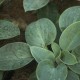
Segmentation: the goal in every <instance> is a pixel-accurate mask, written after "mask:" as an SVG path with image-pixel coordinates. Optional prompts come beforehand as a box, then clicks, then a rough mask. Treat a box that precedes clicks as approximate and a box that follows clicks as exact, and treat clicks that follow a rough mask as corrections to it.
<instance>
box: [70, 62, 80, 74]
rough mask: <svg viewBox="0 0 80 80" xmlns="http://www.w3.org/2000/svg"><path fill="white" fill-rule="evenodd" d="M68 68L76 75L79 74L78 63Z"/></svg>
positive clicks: (79, 67) (79, 66) (79, 65)
mask: <svg viewBox="0 0 80 80" xmlns="http://www.w3.org/2000/svg"><path fill="white" fill-rule="evenodd" d="M69 68H70V69H71V70H72V71H73V72H75V73H77V74H80V63H77V64H75V65H71V66H69Z"/></svg>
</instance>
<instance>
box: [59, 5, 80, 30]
mask: <svg viewBox="0 0 80 80" xmlns="http://www.w3.org/2000/svg"><path fill="white" fill-rule="evenodd" d="M76 21H80V6H74V7H70V8H68V9H67V10H65V11H64V12H63V13H62V14H61V16H60V19H59V26H60V29H61V30H62V31H63V30H64V29H65V28H66V27H68V26H69V25H70V24H72V23H74V22H76Z"/></svg>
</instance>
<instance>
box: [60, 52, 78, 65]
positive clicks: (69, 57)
mask: <svg viewBox="0 0 80 80" xmlns="http://www.w3.org/2000/svg"><path fill="white" fill-rule="evenodd" d="M61 61H62V62H63V63H64V64H67V65H74V64H76V63H78V61H77V59H76V57H75V55H73V54H71V53H70V52H69V51H62V58H61Z"/></svg>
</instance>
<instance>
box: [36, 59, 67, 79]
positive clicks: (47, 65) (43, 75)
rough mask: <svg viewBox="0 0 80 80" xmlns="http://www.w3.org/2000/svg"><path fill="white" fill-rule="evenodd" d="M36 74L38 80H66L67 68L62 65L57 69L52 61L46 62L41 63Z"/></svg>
mask: <svg viewBox="0 0 80 80" xmlns="http://www.w3.org/2000/svg"><path fill="white" fill-rule="evenodd" d="M36 73H37V78H38V80H65V79H66V77H67V67H66V65H64V64H62V63H61V64H59V65H58V66H57V67H55V64H53V62H52V61H49V60H45V61H42V62H40V63H39V65H38V67H37V71H36Z"/></svg>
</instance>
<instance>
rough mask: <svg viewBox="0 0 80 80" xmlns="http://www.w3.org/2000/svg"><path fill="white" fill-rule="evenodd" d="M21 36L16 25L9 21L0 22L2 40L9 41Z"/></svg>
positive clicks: (0, 38) (0, 37)
mask: <svg viewBox="0 0 80 80" xmlns="http://www.w3.org/2000/svg"><path fill="white" fill-rule="evenodd" d="M17 35H20V30H19V28H18V26H17V25H16V24H13V23H12V22H10V21H7V20H0V40H2V39H8V38H12V37H15V36H17Z"/></svg>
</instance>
